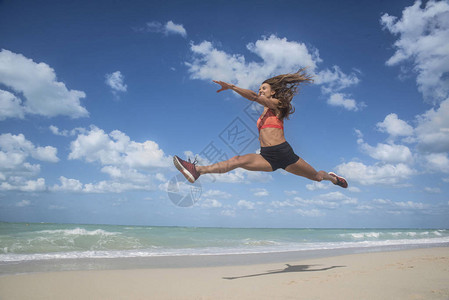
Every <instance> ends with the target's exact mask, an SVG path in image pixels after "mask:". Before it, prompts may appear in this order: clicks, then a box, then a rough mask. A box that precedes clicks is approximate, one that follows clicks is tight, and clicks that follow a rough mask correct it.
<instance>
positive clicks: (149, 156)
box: [52, 126, 172, 193]
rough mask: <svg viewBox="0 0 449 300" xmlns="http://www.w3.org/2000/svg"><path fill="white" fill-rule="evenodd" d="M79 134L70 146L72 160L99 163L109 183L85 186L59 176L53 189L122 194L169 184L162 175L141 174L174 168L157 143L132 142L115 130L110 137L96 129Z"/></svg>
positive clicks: (106, 181)
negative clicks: (158, 184) (108, 178)
mask: <svg viewBox="0 0 449 300" xmlns="http://www.w3.org/2000/svg"><path fill="white" fill-rule="evenodd" d="M77 132H79V134H78V136H77V138H76V139H75V140H74V141H73V142H72V143H71V145H70V149H71V152H70V154H69V159H80V160H85V161H86V162H88V163H99V164H100V165H101V166H102V168H101V172H103V173H105V174H107V175H108V176H109V177H110V180H104V181H100V182H97V183H85V184H83V183H81V182H80V181H78V180H77V179H67V178H65V177H60V184H59V185H55V186H54V187H53V188H52V190H54V191H69V192H86V193H108V192H111V193H120V192H123V191H127V190H154V189H156V188H157V185H156V184H155V182H166V181H167V180H166V178H165V176H164V175H163V174H161V173H157V174H154V173H152V174H148V173H142V172H141V171H148V170H155V169H156V168H162V169H165V168H168V167H171V166H172V162H171V158H170V157H168V156H166V155H165V154H164V152H163V151H162V149H160V148H159V146H158V144H156V143H155V142H153V141H145V142H143V143H139V142H135V141H131V139H130V138H129V137H128V136H127V135H126V134H124V133H123V132H121V131H118V130H114V131H112V132H111V133H109V134H107V133H105V132H104V131H103V130H102V129H100V128H98V127H95V126H91V128H90V129H89V130H78V131H77Z"/></svg>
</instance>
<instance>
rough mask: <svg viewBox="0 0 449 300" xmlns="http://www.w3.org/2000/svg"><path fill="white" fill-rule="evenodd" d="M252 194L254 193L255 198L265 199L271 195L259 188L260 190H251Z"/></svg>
mask: <svg viewBox="0 0 449 300" xmlns="http://www.w3.org/2000/svg"><path fill="white" fill-rule="evenodd" d="M251 192H253V193H254V196H256V197H264V196H268V195H269V193H268V191H267V190H266V189H263V188H259V189H251Z"/></svg>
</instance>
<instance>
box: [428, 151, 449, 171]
mask: <svg viewBox="0 0 449 300" xmlns="http://www.w3.org/2000/svg"><path fill="white" fill-rule="evenodd" d="M424 160H425V167H426V168H427V169H428V170H429V171H433V172H442V173H449V158H448V154H447V153H432V154H428V155H424Z"/></svg>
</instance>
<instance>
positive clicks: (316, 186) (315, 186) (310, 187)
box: [287, 181, 331, 195]
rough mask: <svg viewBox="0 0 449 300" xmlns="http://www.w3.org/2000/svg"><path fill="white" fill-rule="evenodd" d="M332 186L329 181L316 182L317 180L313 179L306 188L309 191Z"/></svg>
mask: <svg viewBox="0 0 449 300" xmlns="http://www.w3.org/2000/svg"><path fill="white" fill-rule="evenodd" d="M330 187H331V184H330V183H329V182H316V181H313V182H312V183H310V184H306V189H308V190H309V191H316V190H327V189H329V188H330ZM287 195H288V194H287Z"/></svg>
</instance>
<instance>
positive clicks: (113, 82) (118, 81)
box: [105, 71, 128, 95]
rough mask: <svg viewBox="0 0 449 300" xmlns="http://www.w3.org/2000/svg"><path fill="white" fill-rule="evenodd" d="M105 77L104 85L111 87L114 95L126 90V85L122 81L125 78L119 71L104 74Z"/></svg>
mask: <svg viewBox="0 0 449 300" xmlns="http://www.w3.org/2000/svg"><path fill="white" fill-rule="evenodd" d="M105 78H106V80H105V83H106V85H108V86H109V87H110V88H111V89H112V92H113V93H114V95H117V92H126V90H127V88H128V87H127V85H126V84H125V83H124V79H125V78H124V76H123V75H122V73H121V72H120V71H116V72H114V73H111V74H106V75H105Z"/></svg>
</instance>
